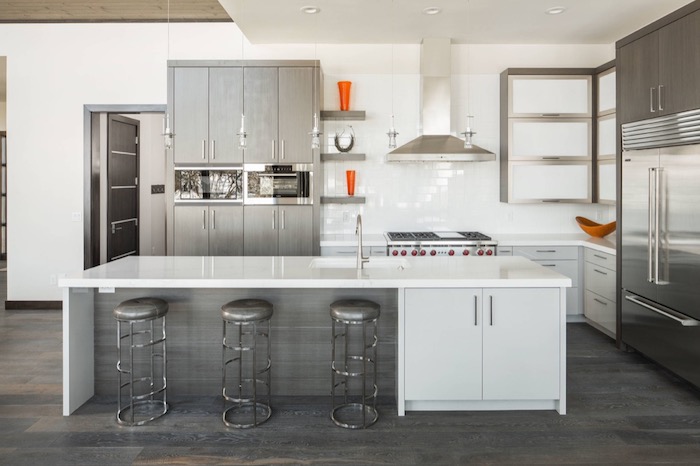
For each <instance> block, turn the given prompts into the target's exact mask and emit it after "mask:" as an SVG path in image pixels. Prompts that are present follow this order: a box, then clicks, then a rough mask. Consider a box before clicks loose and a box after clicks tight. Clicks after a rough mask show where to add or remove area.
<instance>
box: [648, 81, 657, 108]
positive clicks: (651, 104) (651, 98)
mask: <svg viewBox="0 0 700 466" xmlns="http://www.w3.org/2000/svg"><path fill="white" fill-rule="evenodd" d="M649 111H650V112H651V113H656V109H654V88H653V87H650V88H649Z"/></svg>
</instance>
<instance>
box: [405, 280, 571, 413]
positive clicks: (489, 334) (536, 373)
mask: <svg viewBox="0 0 700 466" xmlns="http://www.w3.org/2000/svg"><path fill="white" fill-rule="evenodd" d="M560 302H561V300H560V289H558V288H545V289H542V288H537V289H535V288H492V289H470V288H467V289H425V288H423V289H407V290H406V291H405V295H404V309H405V314H404V319H405V320H404V332H405V333H404V335H405V339H404V354H405V356H404V387H405V388H404V394H405V401H406V406H407V409H409V410H411V409H450V408H449V406H450V405H449V404H448V405H444V404H437V405H431V404H430V403H429V402H440V401H452V402H455V401H465V400H467V401H468V400H475V401H476V400H481V401H489V400H491V401H516V400H517V401H520V402H523V401H527V400H560V399H561V398H563V394H561V386H562V385H561V381H562V377H561V376H562V373H561V371H562V367H564V366H563V365H562V364H563V363H562V361H561V358H563V357H565V355H564V354H562V350H561V348H562V347H563V345H562V341H563V339H562V337H563V335H561V332H562V322H561V320H562V317H561V315H560ZM412 401H416V402H417V403H415V404H413V405H412V404H411V402H412ZM421 401H426V402H428V404H421V403H420V402H421ZM498 406H503V405H498ZM491 408H493V409H501V408H498V407H497V406H496V405H492V406H491ZM511 408H512V407H511ZM532 408H533V409H538V408H536V407H532ZM454 409H480V408H479V407H478V406H471V405H470V406H460V405H459V404H458V405H455V406H454ZM481 409H489V407H488V406H487V407H485V408H484V407H482V408H481ZM520 409H522V408H520ZM540 409H541V408H540Z"/></svg>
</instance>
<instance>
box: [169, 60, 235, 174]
mask: <svg viewBox="0 0 700 466" xmlns="http://www.w3.org/2000/svg"><path fill="white" fill-rule="evenodd" d="M242 78H243V72H242V69H241V68H206V67H201V68H200V67H197V68H190V67H176V68H174V72H173V132H174V133H175V137H174V144H173V151H174V160H175V163H242V161H243V156H242V153H241V151H240V149H238V139H237V136H236V133H237V132H238V128H239V127H240V124H237V123H239V122H240V118H241V113H243V86H242V82H243V81H242Z"/></svg>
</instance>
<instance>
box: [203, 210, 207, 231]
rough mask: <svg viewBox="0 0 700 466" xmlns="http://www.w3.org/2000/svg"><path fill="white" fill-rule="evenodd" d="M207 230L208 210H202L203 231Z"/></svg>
mask: <svg viewBox="0 0 700 466" xmlns="http://www.w3.org/2000/svg"><path fill="white" fill-rule="evenodd" d="M206 229H207V209H202V230H206Z"/></svg>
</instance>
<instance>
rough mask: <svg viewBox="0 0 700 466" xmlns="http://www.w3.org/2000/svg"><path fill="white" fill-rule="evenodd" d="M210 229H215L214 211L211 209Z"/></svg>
mask: <svg viewBox="0 0 700 466" xmlns="http://www.w3.org/2000/svg"><path fill="white" fill-rule="evenodd" d="M211 229H212V230H216V211H215V210H212V211H211Z"/></svg>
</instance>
